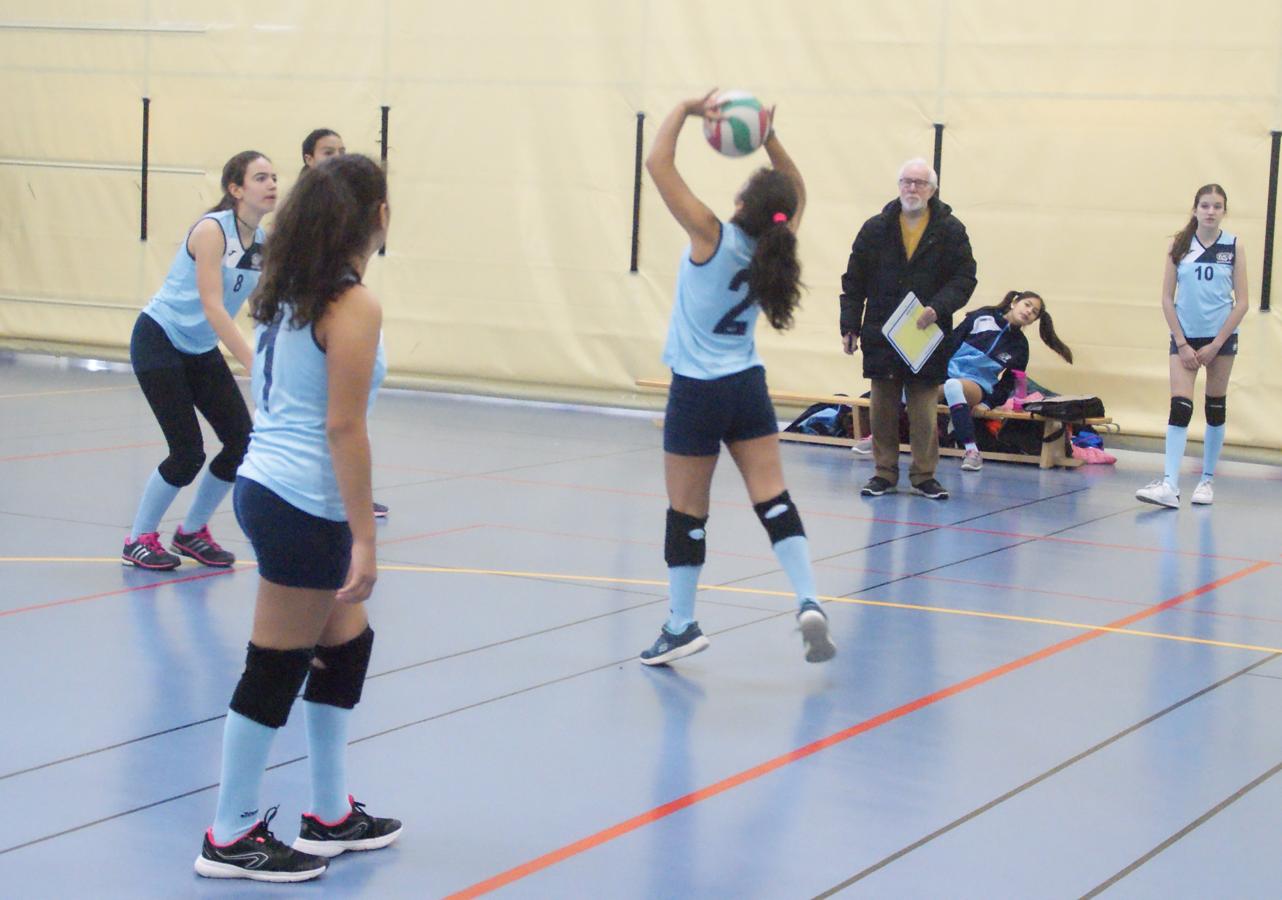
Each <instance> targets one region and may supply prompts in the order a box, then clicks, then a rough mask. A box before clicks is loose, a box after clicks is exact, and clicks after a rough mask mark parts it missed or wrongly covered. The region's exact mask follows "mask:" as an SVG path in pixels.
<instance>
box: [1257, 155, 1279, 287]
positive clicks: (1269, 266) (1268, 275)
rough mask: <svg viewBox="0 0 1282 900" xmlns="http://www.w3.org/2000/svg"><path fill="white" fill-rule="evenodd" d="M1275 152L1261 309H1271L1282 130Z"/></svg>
mask: <svg viewBox="0 0 1282 900" xmlns="http://www.w3.org/2000/svg"><path fill="white" fill-rule="evenodd" d="M1272 134H1273V152H1272V154H1271V155H1270V158H1269V205H1268V206H1267V207H1266V208H1265V218H1264V280H1263V281H1262V282H1261V283H1260V309H1261V310H1262V311H1263V312H1268V311H1269V287H1270V282H1271V281H1272V278H1273V226H1274V224H1275V223H1276V221H1277V216H1278V150H1279V148H1280V146H1282V131H1274V132H1272Z"/></svg>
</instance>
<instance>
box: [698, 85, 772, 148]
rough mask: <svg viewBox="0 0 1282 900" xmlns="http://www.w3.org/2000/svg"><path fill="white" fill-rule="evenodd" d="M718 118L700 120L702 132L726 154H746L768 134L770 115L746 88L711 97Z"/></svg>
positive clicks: (710, 142) (756, 146)
mask: <svg viewBox="0 0 1282 900" xmlns="http://www.w3.org/2000/svg"><path fill="white" fill-rule="evenodd" d="M714 103H715V105H716V107H717V109H718V110H719V111H720V112H721V115H722V118H720V119H704V120H703V136H704V137H705V138H707V139H708V143H709V144H711V145H712V149H713V150H716V151H717V152H718V153H722V154H725V155H726V156H747V155H748V154H749V153H751V152H752V151H753V150H756V149H757V148H758V147H760V146H761V143H762V141H764V140H765V139H766V137H767V136H769V134H770V117H769V114H768V113H767V111H766V110H765V109H764V108H763V107H762V105H761V101H760V100H758V99H757V98H756V97H754V96H752V94H749V93H748V92H747V91H725V92H723V93H721V94H718V95H717V96H716V97H715V98H714Z"/></svg>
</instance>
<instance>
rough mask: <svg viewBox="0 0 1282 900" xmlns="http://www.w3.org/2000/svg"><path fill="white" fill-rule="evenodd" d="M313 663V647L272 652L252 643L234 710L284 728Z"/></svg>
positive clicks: (267, 723)
mask: <svg viewBox="0 0 1282 900" xmlns="http://www.w3.org/2000/svg"><path fill="white" fill-rule="evenodd" d="M311 663H312V650H311V648H310V647H309V648H307V649H305V650H270V649H268V648H266V647H259V646H256V645H254V644H250V645H249V650H248V652H247V653H246V654H245V671H244V672H242V673H241V676H240V683H239V684H237V685H236V692H235V693H234V694H232V695H231V709H232V711H233V712H238V713H240V714H241V715H242V716H244V717H245V718H246V719H253V720H254V721H255V722H257V723H258V724H260V725H266V726H267V727H268V728H280V727H281V726H282V725H284V724H285V722H287V721H288V720H289V708H290V707H291V706H293V705H294V698H295V697H297V696H298V689H299V688H300V687H302V686H303V679H304V678H306V677H307V670H308V668H310V667H311Z"/></svg>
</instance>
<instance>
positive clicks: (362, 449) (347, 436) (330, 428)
mask: <svg viewBox="0 0 1282 900" xmlns="http://www.w3.org/2000/svg"><path fill="white" fill-rule="evenodd" d="M322 321H323V325H324V328H323V334H321V335H319V337H320V338H321V340H322V341H323V342H324V345H325V367H326V369H325V370H326V374H327V375H328V380H329V406H328V408H327V410H326V416H325V435H326V438H327V439H328V441H329V452H330V456H331V457H332V458H333V460H334V477H335V478H336V479H337V481H338V492H339V494H340V495H341V496H342V498H343V509H344V510H346V512H347V523H348V525H349V527H350V528H351V529H352V563H351V568H350V569H349V570H348V573H347V578H346V580H345V581H344V582H343V586H342V587H341V588H339V589H338V594H337V597H338V599H339V600H341V601H343V602H346V603H360V602H361V601H363V600H365V599H366V598H367V597H369V595H370V592H371V591H372V590H373V589H374V581H375V580H376V579H377V578H378V566H377V561H376V556H375V551H374V513H373V504H374V492H373V488H372V487H371V486H370V479H371V476H370V451H369V432H368V430H367V429H366V424H365V411H366V409H367V408H368V406H369V387H370V380H371V379H372V378H373V373H374V359H375V356H376V355H377V353H378V335H379V330H380V329H381V328H382V324H383V311H382V308H381V307H380V306H379V303H378V300H377V299H376V298H375V297H374V295H373V294H371V293H370V292H369V290H367V289H366V288H365V287H364V286H363V285H357V286H355V287H352V288H350V289H348V290H347V291H346V292H345V293H344V294H343V295H342V296H341V297H340V298H339V299H338V300H336V301H334V304H333V305H332V306H331V307H330V308H329V310H328V311H327V312H326V313H325V318H324V319H323V320H322Z"/></svg>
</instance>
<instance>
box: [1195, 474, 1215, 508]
mask: <svg viewBox="0 0 1282 900" xmlns="http://www.w3.org/2000/svg"><path fill="white" fill-rule="evenodd" d="M1189 499H1190V500H1192V501H1193V502H1194V503H1196V504H1198V505H1199V506H1210V505H1211V504H1212V503H1214V502H1215V489H1214V488H1213V487H1212V486H1211V479H1209V478H1204V479H1203V480H1201V481H1199V482H1198V483H1197V487H1196V488H1194V489H1193V496H1192V497H1190V498H1189Z"/></svg>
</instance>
